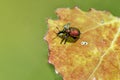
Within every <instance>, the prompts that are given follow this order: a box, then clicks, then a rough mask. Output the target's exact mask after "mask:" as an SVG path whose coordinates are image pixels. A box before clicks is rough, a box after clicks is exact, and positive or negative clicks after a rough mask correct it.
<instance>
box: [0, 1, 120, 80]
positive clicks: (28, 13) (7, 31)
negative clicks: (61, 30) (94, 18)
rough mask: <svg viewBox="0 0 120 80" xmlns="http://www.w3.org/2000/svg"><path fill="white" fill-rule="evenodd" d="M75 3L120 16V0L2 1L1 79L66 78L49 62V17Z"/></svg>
mask: <svg viewBox="0 0 120 80" xmlns="http://www.w3.org/2000/svg"><path fill="white" fill-rule="evenodd" d="M74 6H78V7H80V8H81V9H82V10H85V11H87V10H88V9H89V8H95V9H98V10H108V11H110V12H111V13H112V14H113V15H115V16H120V0H0V80H62V78H61V77H60V76H58V75H56V74H55V72H54V67H53V66H52V65H49V64H48V60H47V59H48V49H47V44H46V43H45V41H44V40H43V37H44V35H45V33H46V32H47V24H46V19H47V18H52V19H56V18H57V17H56V15H55V13H54V12H55V10H56V9H57V8H62V7H70V8H73V7H74Z"/></svg>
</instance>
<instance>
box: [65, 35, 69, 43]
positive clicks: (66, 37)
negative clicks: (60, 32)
mask: <svg viewBox="0 0 120 80" xmlns="http://www.w3.org/2000/svg"><path fill="white" fill-rule="evenodd" d="M68 37H69V34H66V36H65V41H64V44H65V43H66V42H67V39H68Z"/></svg>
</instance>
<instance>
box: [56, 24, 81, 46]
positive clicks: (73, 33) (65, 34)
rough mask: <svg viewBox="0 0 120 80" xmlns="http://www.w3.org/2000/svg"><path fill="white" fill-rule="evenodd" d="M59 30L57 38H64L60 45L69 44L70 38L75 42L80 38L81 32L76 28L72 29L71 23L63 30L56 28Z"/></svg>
mask: <svg viewBox="0 0 120 80" xmlns="http://www.w3.org/2000/svg"><path fill="white" fill-rule="evenodd" d="M56 28H57V29H58V31H59V32H58V33H56V34H57V36H58V37H60V38H62V40H61V42H60V44H62V43H63V41H64V44H65V43H66V42H67V40H68V38H72V39H73V40H77V39H78V38H79V36H80V34H81V33H80V30H79V29H78V28H75V27H70V23H67V24H65V25H64V26H63V30H61V31H60V30H59V28H58V27H56Z"/></svg>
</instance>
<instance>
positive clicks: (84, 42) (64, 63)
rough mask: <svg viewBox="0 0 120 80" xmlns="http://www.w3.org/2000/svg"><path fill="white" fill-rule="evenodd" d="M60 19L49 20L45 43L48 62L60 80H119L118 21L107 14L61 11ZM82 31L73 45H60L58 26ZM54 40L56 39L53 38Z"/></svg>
mask: <svg viewBox="0 0 120 80" xmlns="http://www.w3.org/2000/svg"><path fill="white" fill-rule="evenodd" d="M56 13H57V15H58V17H59V19H58V20H51V19H48V26H49V29H48V33H47V34H46V36H45V40H46V41H47V42H48V46H49V62H50V63H51V64H53V65H54V66H55V69H56V70H57V71H58V73H59V74H60V75H62V77H63V80H120V19H119V18H117V17H114V16H113V15H112V14H111V13H109V12H107V11H97V10H95V9H90V10H89V11H88V12H84V11H82V10H80V9H79V8H77V7H75V8H74V9H69V8H60V9H57V11H56ZM67 23H70V26H71V27H75V28H78V29H79V30H80V32H81V35H80V38H79V39H78V40H77V41H76V42H72V43H70V42H66V44H60V41H61V38H59V37H56V36H57V35H56V33H58V30H57V29H56V27H58V28H59V29H60V30H62V29H63V28H64V27H63V26H64V25H65V24H67ZM55 37H56V38H55Z"/></svg>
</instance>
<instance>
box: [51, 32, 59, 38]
mask: <svg viewBox="0 0 120 80" xmlns="http://www.w3.org/2000/svg"><path fill="white" fill-rule="evenodd" d="M54 33H55V34H57V32H55V31H54ZM57 37H58V36H55V37H54V38H53V39H52V40H54V39H56V38H57Z"/></svg>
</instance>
